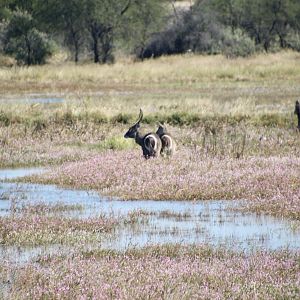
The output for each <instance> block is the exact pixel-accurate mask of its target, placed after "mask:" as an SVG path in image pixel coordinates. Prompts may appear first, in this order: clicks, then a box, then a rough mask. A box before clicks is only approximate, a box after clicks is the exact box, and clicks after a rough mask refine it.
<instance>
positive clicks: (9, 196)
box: [0, 169, 300, 261]
mask: <svg viewBox="0 0 300 300" xmlns="http://www.w3.org/2000/svg"><path fill="white" fill-rule="evenodd" d="M37 172H41V169H17V170H1V171H0V216H5V215H9V214H10V213H11V208H12V207H16V206H18V205H22V204H24V203H30V204H34V203H41V202H42V203H44V204H50V205H51V204H56V203H58V202H59V203H63V204H80V205H83V206H84V210H75V211H74V210H72V211H68V212H64V213H62V214H64V215H67V216H71V217H74V218H88V217H95V216H98V215H100V214H106V215H113V216H126V215H128V213H132V212H135V213H136V214H138V212H139V216H138V223H134V224H133V225H126V226H121V227H120V228H118V229H117V230H116V232H115V233H114V234H112V235H108V236H104V237H103V239H102V242H101V245H97V247H101V248H109V249H119V250H123V249H126V248H129V247H142V246H145V245H151V244H165V243H182V244H201V243H208V244H211V245H225V246H227V247H228V246H229V247H232V248H233V249H244V250H246V251H251V250H256V249H272V250H275V249H280V248H290V249H296V250H299V249H300V230H299V228H300V227H299V226H298V227H296V228H298V229H296V230H295V229H294V230H293V229H292V226H291V222H290V221H287V220H280V219H278V218H274V217H270V216H264V215H261V216H257V215H255V214H245V213H241V212H237V211H235V210H233V209H232V208H234V206H235V205H239V204H240V201H222V200H218V201H195V202H191V201H151V200H141V201H122V200H118V199H107V198H103V197H101V196H100V195H99V194H98V193H96V192H93V191H91V192H90V191H78V190H71V189H63V188H58V187H56V186H53V185H39V184H23V183H7V182H5V179H13V178H16V177H21V176H25V175H29V174H33V173H37ZM298 225H299V224H298ZM58 248H59V249H60V251H62V252H63V251H70V248H68V247H65V246H59V245H53V246H50V247H49V246H45V247H35V248H22V247H21V248H19V247H7V246H6V247H2V248H1V247H0V256H2V257H3V258H5V259H7V260H10V259H12V260H14V261H17V260H18V261H27V260H28V259H31V258H33V257H36V256H37V255H40V254H49V253H50V254H51V253H55V252H57V249H58Z"/></svg>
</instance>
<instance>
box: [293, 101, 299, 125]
mask: <svg viewBox="0 0 300 300" xmlns="http://www.w3.org/2000/svg"><path fill="white" fill-rule="evenodd" d="M294 113H295V115H297V117H298V129H299V130H300V103H299V101H298V100H297V101H296V104H295V111H294Z"/></svg>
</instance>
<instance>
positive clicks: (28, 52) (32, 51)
mask: <svg viewBox="0 0 300 300" xmlns="http://www.w3.org/2000/svg"><path fill="white" fill-rule="evenodd" d="M4 51H5V53H6V54H10V55H12V56H14V57H15V59H16V60H17V62H18V63H19V64H26V65H36V64H44V63H45V62H46V58H47V57H49V56H50V55H51V54H52V53H53V43H52V42H50V40H49V39H48V38H47V36H46V34H44V33H42V32H40V31H38V30H37V29H36V28H35V26H34V22H33V19H32V17H31V15H30V14H28V13H27V12H22V11H16V12H14V14H13V16H12V18H11V20H10V22H9V23H8V25H7V28H6V34H5V36H4Z"/></svg>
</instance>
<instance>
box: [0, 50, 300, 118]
mask: <svg viewBox="0 0 300 300" xmlns="http://www.w3.org/2000/svg"><path fill="white" fill-rule="evenodd" d="M299 82H300V54H298V53H295V52H282V53H277V54H269V55H263V54H261V55H257V56H254V57H251V58H247V59H244V58H240V59H236V60H229V59H226V58H224V57H223V56H195V55H181V56H171V57H162V58H159V59H153V60H148V61H145V62H142V63H134V62H132V61H122V62H118V63H116V64H114V65H104V66H100V65H95V64H86V65H78V66H76V65H73V64H71V63H70V64H64V65H47V66H41V67H23V68H19V67H17V68H11V69H8V68H3V69H1V70H0V88H1V90H2V93H3V94H4V95H5V96H8V95H9V96H13V97H14V96H16V95H15V94H26V95H28V94H30V93H44V94H48V95H50V96H51V95H53V93H54V94H58V95H63V96H66V97H67V98H68V99H69V101H67V104H65V105H66V106H68V107H70V106H71V107H72V105H73V104H74V103H75V105H76V107H78V104H79V107H80V105H82V106H84V105H88V108H89V110H97V111H99V110H101V112H103V113H104V114H107V115H113V114H117V113H118V112H124V113H129V112H132V111H134V110H138V108H139V107H140V106H142V107H144V109H145V111H146V112H147V113H157V112H162V111H183V110H184V111H193V112H195V113H199V114H202V115H205V114H215V113H222V114H254V113H255V114H257V113H266V112H268V113H269V112H280V113H287V112H288V111H291V110H292V106H293V103H294V101H295V99H296V97H298V95H299V93H300V87H299V84H298V83H299ZM83 102H84V103H83ZM72 109H74V108H72Z"/></svg>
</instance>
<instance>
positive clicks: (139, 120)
mask: <svg viewBox="0 0 300 300" xmlns="http://www.w3.org/2000/svg"><path fill="white" fill-rule="evenodd" d="M142 119H143V111H142V109H141V108H140V114H139V118H138V120H137V121H136V122H135V124H134V125H136V124H139V123H140V122H141V121H142Z"/></svg>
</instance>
